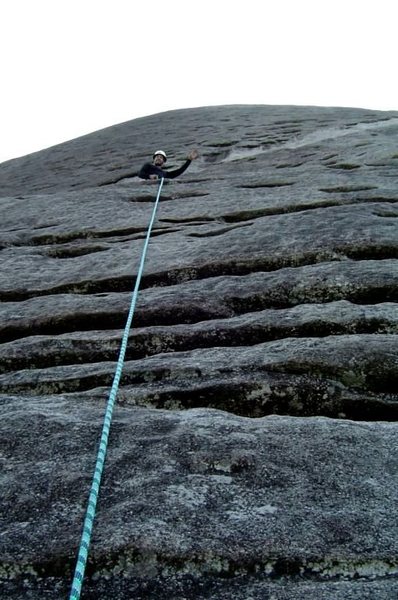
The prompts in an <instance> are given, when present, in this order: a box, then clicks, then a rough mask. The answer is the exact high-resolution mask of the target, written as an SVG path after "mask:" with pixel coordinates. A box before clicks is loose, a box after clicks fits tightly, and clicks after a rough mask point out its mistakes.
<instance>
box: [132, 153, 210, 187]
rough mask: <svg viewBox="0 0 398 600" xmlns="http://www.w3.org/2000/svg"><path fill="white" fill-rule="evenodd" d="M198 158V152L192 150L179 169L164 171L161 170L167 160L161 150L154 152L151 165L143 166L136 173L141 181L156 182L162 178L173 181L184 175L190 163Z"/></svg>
mask: <svg viewBox="0 0 398 600" xmlns="http://www.w3.org/2000/svg"><path fill="white" fill-rule="evenodd" d="M198 156H199V154H198V151H197V150H192V151H191V152H190V153H189V154H188V157H187V160H186V161H185V163H184V164H183V165H182V166H181V167H180V168H179V169H175V170H174V171H166V170H164V169H163V165H164V164H165V162H166V160H167V156H166V153H165V152H163V150H156V152H155V153H154V155H153V160H152V163H149V162H148V163H145V164H144V166H143V167H142V168H141V170H140V172H139V173H138V177H140V178H141V179H150V180H156V179H160V178H162V177H164V178H165V179H175V178H176V177H178V176H179V175H181V174H182V173H184V171H186V170H187V169H188V167H189V165H190V164H191V162H192V161H193V160H195V158H198Z"/></svg>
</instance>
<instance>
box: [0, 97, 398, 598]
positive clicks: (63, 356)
mask: <svg viewBox="0 0 398 600" xmlns="http://www.w3.org/2000/svg"><path fill="white" fill-rule="evenodd" d="M397 134H398V113H396V112H395V113H394V112H388V113H386V112H377V111H364V110H359V109H332V108H330V109H327V108H311V107H301V108H300V107H272V106H228V107H217V108H202V109H190V110H185V111H173V112H170V113H164V114H161V115H157V116H153V117H147V118H143V119H138V120H135V121H131V122H129V123H125V124H121V125H118V126H115V127H112V128H109V129H106V130H103V131H100V132H97V133H95V134H92V135H90V136H85V137H83V138H79V139H77V140H75V141H72V142H69V143H66V144H62V145H59V146H56V147H54V148H51V149H49V150H46V151H42V152H39V153H36V154H33V155H30V156H27V157H24V158H21V159H16V160H13V161H9V162H7V163H3V164H2V165H0V179H1V195H2V197H1V199H0V202H1V212H2V220H1V225H0V230H1V238H0V244H1V256H2V267H3V268H2V273H1V278H0V297H1V300H2V305H1V321H0V335H1V338H2V342H3V343H2V345H1V347H0V386H1V395H0V400H1V405H2V416H1V421H0V423H1V425H0V426H1V436H0V460H1V465H2V469H1V483H2V485H1V489H2V494H1V504H0V506H1V521H2V526H1V530H0V576H1V586H2V590H4V591H2V592H1V593H0V596H1V597H4V598H10V599H11V600H13V599H15V600H16V599H22V598H26V599H28V600H38V599H39V598H40V599H41V598H43V597H44V596H47V594H48V595H49V597H50V595H51V597H53V598H67V597H68V593H69V590H70V584H71V579H72V573H73V569H74V564H75V561H76V554H77V548H78V545H79V541H80V535H81V528H82V523H83V518H84V513H85V509H86V503H87V497H88V493H89V489H90V485H91V479H92V474H93V469H94V464H95V459H96V453H97V447H98V441H99V437H100V432H101V428H102V420H103V415H104V407H105V404H106V402H107V398H108V395H109V390H110V386H111V384H112V380H113V376H114V371H115V364H116V361H117V357H118V352H119V347H120V342H121V337H122V333H123V328H124V325H125V321H126V318H127V313H128V310H129V306H130V301H131V292H132V289H133V287H134V281H135V276H136V273H137V268H138V264H139V261H140V255H141V250H142V246H143V240H144V237H145V233H146V228H147V226H148V222H149V219H150V215H151V210H152V206H153V202H154V199H155V196H156V191H157V186H156V184H155V185H154V184H151V183H147V182H141V181H140V180H139V179H138V178H137V177H135V176H134V174H135V173H137V171H138V170H139V168H140V166H141V164H142V163H143V162H144V161H145V160H147V159H148V157H150V155H151V153H152V151H153V149H155V148H156V147H164V148H165V150H167V151H168V154H169V155H170V159H169V161H168V166H170V167H173V166H178V165H179V164H181V162H182V160H183V159H184V157H185V156H186V154H187V153H188V150H189V149H191V148H193V147H197V148H198V149H199V151H200V154H201V156H200V158H199V159H198V160H197V161H195V162H194V163H193V164H192V165H191V166H190V168H189V170H188V171H187V172H186V173H185V174H184V175H182V176H181V177H180V178H179V179H177V180H173V181H169V182H166V183H165V185H164V187H163V192H162V196H161V201H160V204H159V209H158V214H157V220H156V223H155V227H154V231H153V236H152V238H151V241H150V244H149V252H148V257H147V261H146V266H145V273H144V276H143V279H142V285H141V291H140V295H139V298H138V303H137V308H136V313H135V316H134V321H133V329H132V330H131V332H130V337H129V345H128V349H127V355H126V363H125V366H124V370H123V376H122V380H121V384H120V389H119V394H118V399H117V405H116V407H115V412H114V417H113V422H112V427H111V434H110V439H109V448H108V454H107V460H106V464H105V472H104V478H103V482H102V486H101V492H100V499H99V504H98V509H97V516H96V521H95V526H94V531H93V538H92V544H91V548H90V554H89V562H88V566H87V572H86V578H85V581H84V585H83V594H82V598H86V599H94V598H100V597H101V598H108V597H113V598H115V599H120V600H127V599H130V598H135V599H137V600H140V599H149V598H151V599H154V598H156V599H159V600H161V599H163V598H164V599H166V598H167V599H170V598H173V599H174V598H176V599H177V598H179V599H181V598H197V599H203V600H205V599H210V598H212V599H213V598H219V599H221V600H224V599H225V600H227V599H230V598H237V599H240V600H249V599H253V600H260V599H261V600H267V599H269V600H282V599H288V600H298V599H300V600H302V598H308V599H310V600H315V599H317V600H323V599H332V598H333V599H343V598H344V599H355V600H363V599H367V598H369V599H374V598H378V599H381V600H383V599H395V598H397V596H398V525H397V521H396V519H395V518H394V515H395V512H396V506H397V500H398V476H397V475H398V473H397V472H398V460H397V447H398V426H397V424H396V422H397V417H398V386H397V383H398V228H397V225H398V210H397V203H398V191H397V175H398V146H397Z"/></svg>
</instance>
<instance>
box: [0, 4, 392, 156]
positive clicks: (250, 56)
mask: <svg viewBox="0 0 398 600" xmlns="http://www.w3.org/2000/svg"><path fill="white" fill-rule="evenodd" d="M397 16H398V3H397V2H396V0H377V1H373V0H372V1H371V0H332V1H329V0H245V1H244V2H238V1H234V2H232V1H230V2H222V1H221V0H196V1H192V0H191V1H189V0H167V1H166V0H164V1H163V2H161V1H160V0H152V1H148V2H143V1H139V0H107V1H103V0H1V4H0V28H1V29H0V51H1V65H2V67H1V92H0V98H1V110H0V127H1V129H0V162H2V161H5V160H8V159H10V158H14V157H17V156H22V155H24V154H28V153H30V152H35V151H37V150H41V149H43V148H46V147H49V146H52V145H54V144H57V143H60V142H63V141H66V140H69V139H73V138H75V137H78V136H80V135H84V134H86V133H90V132H92V131H97V130H98V129H102V128H104V127H108V126H111V125H115V124H117V123H120V122H124V121H128V120H130V119H135V118H137V117H141V116H145V115H149V114H154V113H158V112H163V111H166V110H172V109H178V108H190V107H196V106H209V105H219V104H300V105H318V106H352V107H359V108H371V109H380V110H398V82H397V65H396V60H397V46H398V44H397Z"/></svg>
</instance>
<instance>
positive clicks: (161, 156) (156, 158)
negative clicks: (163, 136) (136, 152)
mask: <svg viewBox="0 0 398 600" xmlns="http://www.w3.org/2000/svg"><path fill="white" fill-rule="evenodd" d="M166 160H167V156H166V152H163V150H156V152H154V153H153V164H154V165H156V166H157V167H161V166H162V165H163V164H164V163H165V162H166Z"/></svg>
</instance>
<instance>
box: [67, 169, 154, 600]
mask: <svg viewBox="0 0 398 600" xmlns="http://www.w3.org/2000/svg"><path fill="white" fill-rule="evenodd" d="M163 181H164V179H163V178H162V179H161V180H160V184H159V189H158V193H157V197H156V201H155V205H154V207H153V211H152V216H151V220H150V222H149V225H148V231H147V234H146V238H145V243H144V248H143V250H142V254H141V261H140V265H139V268H138V274H137V279H136V281H135V286H134V292H133V296H132V299H131V306H130V311H129V315H128V317H127V322H126V326H125V328H124V334H123V338H122V343H121V347H120V353H119V359H118V361H117V365H116V372H115V376H114V379H113V383H112V388H111V391H110V392H109V398H108V403H107V406H106V411H105V416H104V423H103V426H102V434H101V441H100V445H99V450H98V454H97V462H96V465H95V470H94V475H93V480H92V483H91V490H90V495H89V499H88V503H87V510H86V517H85V519H84V524H83V532H82V536H81V540H80V548H79V554H78V557H77V562H76V568H75V574H74V577H73V581H72V589H71V593H70V596H69V600H79V598H80V593H81V589H82V585H83V579H84V572H85V570H86V563H87V557H88V549H89V546H90V540H91V533H92V529H93V524H94V518H95V511H96V506H97V499H98V493H99V489H100V484H101V477H102V471H103V468H104V462H105V457H106V450H107V446H108V437H109V431H110V427H111V421H112V413H113V407H114V405H115V400H116V395H117V392H118V388H119V381H120V377H121V375H122V369H123V363H124V357H125V354H126V349H127V343H128V338H129V332H130V327H131V323H132V321H133V316H134V310H135V305H136V302H137V296H138V290H139V287H140V282H141V277H142V273H143V271H144V263H145V257H146V253H147V249H148V244H149V239H150V237H151V232H152V227H153V223H154V221H155V216H156V210H157V207H158V203H159V198H160V192H161V191H162V186H163Z"/></svg>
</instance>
